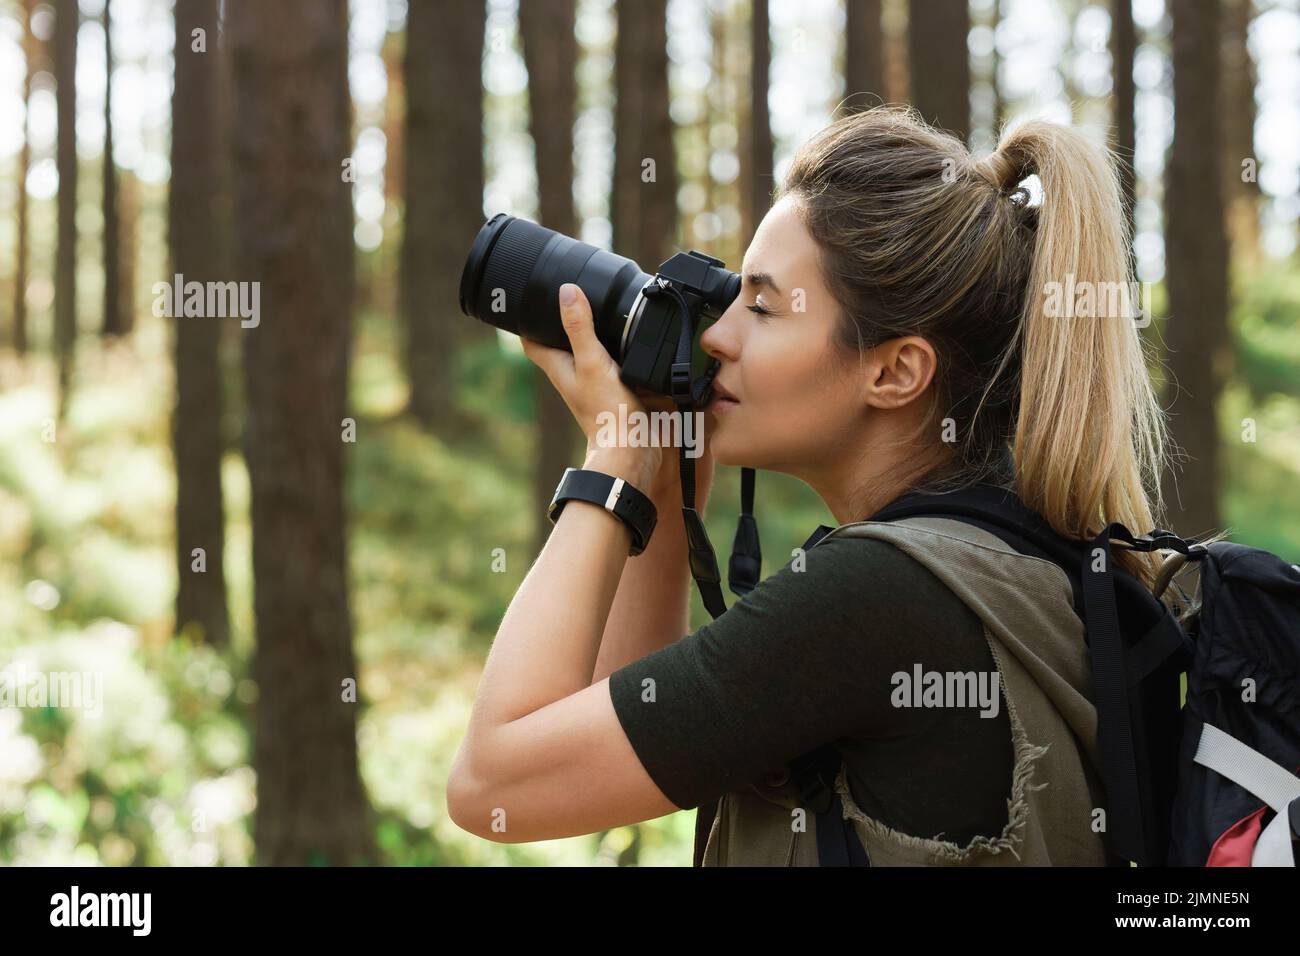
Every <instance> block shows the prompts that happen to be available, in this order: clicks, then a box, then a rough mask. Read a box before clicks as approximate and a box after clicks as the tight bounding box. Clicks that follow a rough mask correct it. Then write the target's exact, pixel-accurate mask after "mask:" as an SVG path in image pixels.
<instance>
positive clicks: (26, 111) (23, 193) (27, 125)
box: [11, 0, 37, 355]
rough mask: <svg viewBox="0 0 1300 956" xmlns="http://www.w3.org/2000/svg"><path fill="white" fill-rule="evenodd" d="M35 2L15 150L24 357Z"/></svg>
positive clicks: (28, 14) (26, 25)
mask: <svg viewBox="0 0 1300 956" xmlns="http://www.w3.org/2000/svg"><path fill="white" fill-rule="evenodd" d="M35 6H36V4H35V2H34V0H23V6H22V11H23V59H24V60H25V61H26V66H25V73H24V79H23V134H22V136H23V141H22V145H21V146H20V147H19V151H18V181H17V189H18V206H17V209H16V212H17V223H16V225H17V233H18V235H17V237H16V245H17V249H16V250H15V255H14V324H13V329H12V330H11V335H12V339H11V341H12V342H13V346H14V351H16V352H17V353H18V354H19V355H26V354H27V282H28V271H29V264H28V254H29V246H28V232H29V226H28V200H27V174H28V173H29V172H30V171H31V165H32V146H31V127H32V124H31V122H30V120H31V102H32V77H33V76H34V75H35V74H36V62H35V61H36V50H37V40H36V35H35V34H34V33H32V23H31V20H32V10H33V9H34V8H35Z"/></svg>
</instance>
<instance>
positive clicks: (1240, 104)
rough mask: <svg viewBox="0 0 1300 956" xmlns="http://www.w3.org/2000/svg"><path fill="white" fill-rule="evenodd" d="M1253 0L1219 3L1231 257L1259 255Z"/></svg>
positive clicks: (1247, 259)
mask: <svg viewBox="0 0 1300 956" xmlns="http://www.w3.org/2000/svg"><path fill="white" fill-rule="evenodd" d="M1254 12H1255V11H1254V4H1253V3H1252V0H1226V2H1225V3H1224V4H1223V17H1224V24H1223V32H1222V38H1223V48H1222V49H1223V82H1222V84H1221V86H1220V89H1221V90H1222V96H1223V147H1224V164H1223V167H1224V168H1223V172H1224V178H1223V183H1224V189H1225V195H1224V199H1225V202H1226V203H1227V221H1228V236H1229V239H1230V241H1231V246H1232V253H1233V254H1232V256H1231V258H1232V259H1233V260H1234V261H1242V262H1245V263H1252V264H1253V263H1255V262H1257V261H1258V260H1259V255H1260V243H1259V196H1260V191H1259V179H1258V175H1257V173H1258V169H1257V168H1256V167H1257V166H1258V157H1257V156H1256V155H1255V113H1256V108H1255V80H1256V75H1255V64H1254V61H1253V60H1252V59H1251V56H1250V47H1249V46H1248V45H1247V42H1246V41H1247V37H1248V34H1249V30H1250V21H1251V19H1252V17H1253V16H1254Z"/></svg>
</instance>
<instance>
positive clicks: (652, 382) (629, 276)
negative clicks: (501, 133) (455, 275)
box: [460, 213, 740, 402]
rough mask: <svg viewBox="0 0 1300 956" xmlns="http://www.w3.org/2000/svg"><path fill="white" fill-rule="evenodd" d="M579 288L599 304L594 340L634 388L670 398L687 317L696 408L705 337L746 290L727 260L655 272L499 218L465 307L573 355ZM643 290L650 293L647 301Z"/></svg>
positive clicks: (698, 256) (691, 257)
mask: <svg viewBox="0 0 1300 956" xmlns="http://www.w3.org/2000/svg"><path fill="white" fill-rule="evenodd" d="M566 282H572V283H574V284H575V285H577V286H578V287H579V288H581V289H582V291H583V293H584V294H585V295H586V296H587V301H588V302H590V303H591V314H592V319H593V322H594V325H595V329H596V337H597V338H598V339H599V340H600V343H601V345H603V346H605V350H606V351H607V352H609V354H610V355H611V356H612V357H613V359H614V361H615V362H616V363H617V364H618V366H619V369H620V377H621V378H622V380H623V381H624V382H625V383H627V384H628V385H631V386H634V387H637V386H639V387H643V388H648V389H649V390H650V391H652V392H658V393H661V394H664V395H670V394H672V365H673V363H674V362H675V361H676V355H677V350H678V347H679V341H680V336H681V331H682V322H683V319H684V318H689V319H690V322H691V330H692V339H693V342H692V355H691V366H692V367H691V373H692V374H691V379H692V384H693V388H692V392H693V397H694V400H695V401H696V402H699V401H701V400H702V399H703V396H704V394H705V392H706V391H707V389H708V388H709V385H710V383H711V382H712V375H711V374H710V372H711V371H715V370H716V368H717V363H716V362H714V361H713V360H711V359H710V358H709V357H708V356H707V355H705V354H704V353H703V352H702V351H701V350H700V349H699V347H698V344H696V343H697V342H698V338H697V337H698V335H699V334H700V333H701V332H702V331H703V330H704V329H705V328H707V327H708V325H709V324H710V323H711V322H712V321H713V320H715V319H716V318H717V317H718V316H719V315H721V314H722V312H723V311H724V310H725V309H726V308H727V306H729V305H730V304H731V302H732V300H733V299H735V298H736V296H737V295H738V294H739V292H740V277H739V276H738V275H736V274H735V273H734V272H728V271H727V270H726V269H725V268H724V267H723V265H722V263H721V261H719V260H717V259H714V258H712V257H710V256H706V255H704V254H703V253H699V252H695V251H694V250H692V251H691V252H689V253H680V252H679V253H677V254H676V255H674V256H672V257H671V258H670V259H669V260H668V261H667V262H665V263H663V265H661V266H660V267H659V272H658V273H657V274H656V275H653V276H652V275H650V274H649V273H646V272H643V271H642V270H641V268H640V266H638V265H637V264H636V263H635V262H633V261H632V260H631V259H626V258H624V257H623V256H619V255H615V254H614V253H612V252H606V251H604V250H603V249H597V248H596V247H595V246H593V245H589V244H588V243H585V242H580V241H579V240H577V239H573V238H571V237H569V236H566V235H563V234H562V233H558V232H556V231H555V230H553V229H547V228H545V227H544V226H539V225H538V224H537V223H535V222H529V221H528V220H527V219H517V218H515V217H514V216H509V215H506V214H505V213H498V214H497V215H495V216H493V217H492V218H491V219H489V220H488V221H487V222H486V223H484V225H483V227H482V228H481V229H480V230H479V232H478V235H477V236H476V237H475V238H474V244H473V245H472V246H471V247H470V251H469V258H468V259H467V260H466V262H465V269H464V271H463V272H462V273H461V277H460V310H461V311H462V312H464V313H465V314H466V315H469V316H473V317H474V318H477V319H480V320H482V321H484V322H487V323H488V324H489V325H494V326H496V327H497V328H499V329H503V330H505V331H506V332H513V333H514V334H515V335H521V336H525V337H526V338H529V339H531V340H533V341H534V342H540V343H541V344H543V345H549V346H551V347H552V348H559V349H564V350H565V351H571V348H570V346H569V339H568V336H567V335H566V334H565V332H564V326H563V324H562V323H561V321H560V303H559V290H560V286H561V285H563V284H564V283H566ZM643 290H645V294H643Z"/></svg>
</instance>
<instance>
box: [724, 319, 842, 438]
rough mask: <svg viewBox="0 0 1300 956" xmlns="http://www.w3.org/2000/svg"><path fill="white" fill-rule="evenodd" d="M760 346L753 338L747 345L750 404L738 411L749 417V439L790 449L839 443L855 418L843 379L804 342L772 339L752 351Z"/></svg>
mask: <svg viewBox="0 0 1300 956" xmlns="http://www.w3.org/2000/svg"><path fill="white" fill-rule="evenodd" d="M757 344H758V343H757V342H755V341H754V340H753V339H751V341H750V342H749V343H747V348H746V352H745V354H744V356H743V359H742V363H741V364H742V366H743V371H742V374H741V387H742V388H743V389H744V394H745V395H746V396H747V400H746V402H745V404H744V405H742V406H741V408H740V409H738V411H741V412H745V413H747V414H745V416H744V419H745V429H746V433H747V437H748V438H750V439H752V440H753V441H755V442H759V443H763V444H766V443H773V444H779V445H782V446H785V447H790V448H793V447H808V448H817V447H822V446H824V445H825V444H826V442H828V441H832V440H836V439H837V437H838V436H839V435H841V434H842V432H843V430H844V429H845V428H846V427H847V425H848V423H849V419H850V418H851V416H852V407H851V405H852V402H851V397H850V396H849V394H848V392H847V390H846V383H845V382H844V381H843V379H842V377H841V376H840V375H838V374H837V373H836V372H835V370H834V369H833V368H830V367H828V365H827V363H826V362H825V361H823V359H822V357H821V355H820V354H818V353H815V352H812V351H810V350H809V349H808V344H807V342H806V341H803V342H789V341H783V340H782V339H779V338H778V337H776V336H773V337H772V340H771V341H770V342H765V343H763V347H762V348H752V346H754V345H757ZM739 421H740V419H739V417H738V418H737V424H739ZM756 423H758V424H756ZM751 429H752V430H751Z"/></svg>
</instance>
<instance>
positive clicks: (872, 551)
mask: <svg viewBox="0 0 1300 956" xmlns="http://www.w3.org/2000/svg"><path fill="white" fill-rule="evenodd" d="M954 633H962V634H965V635H967V636H968V639H967V640H965V641H964V642H963V641H954V640H953V638H952V635H953V634H954ZM970 635H975V637H974V638H973V639H972V638H969V636H970ZM987 654H988V650H987V647H986V646H985V645H984V642H983V637H982V628H981V626H980V624H979V621H978V618H976V617H975V615H974V614H973V612H972V611H970V610H969V609H968V608H967V607H966V606H965V605H964V604H962V603H961V601H960V600H959V599H958V598H957V597H956V596H955V595H954V594H953V593H952V592H951V591H950V590H949V589H948V588H947V587H946V586H944V585H943V583H942V582H940V581H939V580H938V579H937V578H936V577H934V575H933V574H932V573H931V572H930V571H929V569H927V568H926V567H925V566H924V565H922V564H920V563H919V562H918V561H916V560H915V559H913V558H911V557H910V556H908V555H906V554H905V553H903V552H902V551H900V550H899V549H898V548H896V547H894V546H893V545H891V544H889V543H887V542H884V541H880V540H876V539H869V538H850V537H842V538H839V537H837V538H830V539H827V540H825V541H823V542H821V543H820V544H818V545H817V546H816V547H814V548H811V549H809V550H808V551H807V552H806V553H805V554H804V566H803V567H802V568H799V569H796V567H795V566H794V565H793V564H787V565H786V566H785V567H783V568H782V569H781V570H780V571H778V572H777V573H775V574H773V575H771V576H770V577H768V578H767V579H766V580H764V581H763V582H762V583H761V584H760V585H759V586H758V587H756V588H755V589H754V590H753V591H751V592H750V593H749V594H747V595H746V596H745V597H744V598H741V599H739V600H737V601H736V602H735V603H734V604H733V605H732V606H731V607H730V608H728V609H727V611H726V612H725V613H723V614H722V615H721V616H720V617H718V618H717V619H716V620H714V621H711V622H710V623H708V624H705V625H704V626H703V627H701V628H699V629H698V630H697V631H695V632H694V633H692V634H689V635H687V636H686V637H683V638H682V639H681V640H679V641H677V642H675V643H673V644H670V645H669V646H667V647H665V648H662V649H661V650H659V651H656V652H655V653H653V654H650V655H647V656H646V657H644V658H642V659H640V660H638V661H634V662H632V663H630V664H628V665H626V666H624V667H622V668H620V669H618V670H616V671H614V672H613V673H612V674H611V675H610V678H609V690H610V696H611V699H612V701H613V704H614V709H615V711H616V713H617V714H618V718H619V721H620V723H621V724H622V726H623V730H624V732H625V733H626V734H627V737H628V740H629V742H630V743H631V745H632V747H633V749H634V750H635V751H636V754H637V756H638V757H639V759H640V760H641V763H642V765H643V766H644V767H645V769H646V772H647V773H648V774H649V775H650V777H651V778H652V779H653V780H654V781H655V783H656V784H657V785H658V786H659V788H660V789H661V790H662V791H663V792H664V794H665V796H667V797H668V799H670V800H672V802H673V803H674V804H676V805H677V806H678V807H681V808H682V809H690V808H693V807H698V806H701V805H703V804H705V803H707V802H709V801H712V800H715V799H716V798H718V797H719V796H721V795H722V794H723V793H725V792H727V791H728V790H733V789H737V788H739V787H741V786H744V785H745V784H747V783H749V782H751V781H754V780H757V779H759V778H760V777H761V776H762V775H764V774H765V773H767V772H769V771H772V770H775V769H777V768H780V767H781V766H783V765H784V764H786V763H787V762H788V761H790V760H792V759H794V758H796V757H798V756H800V755H801V754H804V753H807V752H808V751H810V750H813V749H815V748H817V747H819V746H821V745H823V744H826V743H829V742H833V741H835V740H838V739H840V738H843V737H848V736H855V737H871V736H877V735H885V734H889V733H891V732H892V728H894V727H895V726H896V725H897V724H898V723H899V722H900V721H903V720H906V721H907V722H908V728H909V732H915V731H916V730H917V728H918V722H926V721H930V722H933V721H935V720H937V719H938V717H937V715H936V714H935V713H934V712H932V711H931V712H925V711H917V710H910V711H908V712H907V713H906V715H903V714H900V711H899V710H898V709H896V708H894V707H893V706H892V705H891V703H890V695H891V691H892V690H893V685H892V683H891V676H892V675H893V674H894V673H896V672H898V671H909V672H910V670H911V669H912V667H913V665H914V664H915V663H916V662H917V661H918V660H922V661H925V663H926V664H927V665H930V664H931V662H933V664H935V665H940V666H952V667H954V668H960V669H972V668H975V667H979V666H981V664H980V662H981V661H984V662H987V660H988V657H987ZM985 666H986V665H985Z"/></svg>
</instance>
